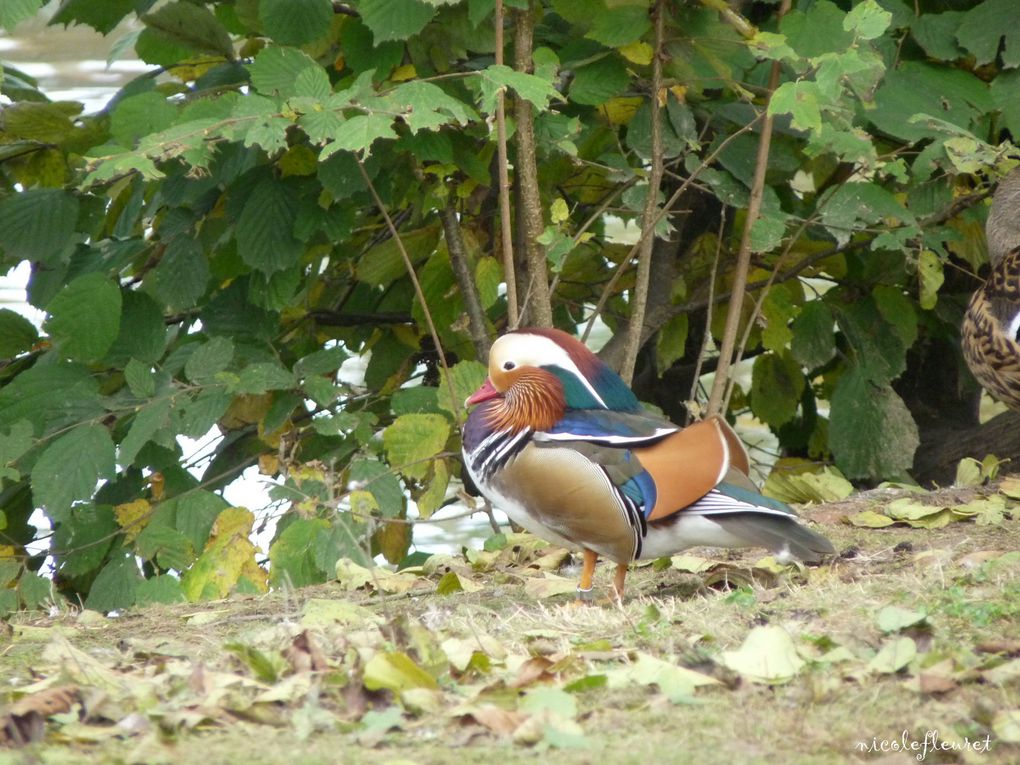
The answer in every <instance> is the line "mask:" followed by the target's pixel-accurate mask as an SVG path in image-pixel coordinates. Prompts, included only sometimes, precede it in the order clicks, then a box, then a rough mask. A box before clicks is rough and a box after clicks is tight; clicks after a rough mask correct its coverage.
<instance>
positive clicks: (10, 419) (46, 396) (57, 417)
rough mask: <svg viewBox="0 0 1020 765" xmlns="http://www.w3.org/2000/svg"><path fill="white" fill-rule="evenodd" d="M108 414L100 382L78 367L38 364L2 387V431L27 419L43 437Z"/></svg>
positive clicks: (74, 365)
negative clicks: (51, 430)
mask: <svg viewBox="0 0 1020 765" xmlns="http://www.w3.org/2000/svg"><path fill="white" fill-rule="evenodd" d="M105 411H106V410H105V408H104V407H103V405H102V401H101V399H100V398H99V385H98V383H97V381H96V380H95V379H94V378H93V377H92V375H91V374H89V371H88V370H87V369H86V368H85V367H82V366H79V365H78V364H67V363H60V364H37V365H35V366H33V367H32V368H31V369H28V370H26V371H24V372H22V373H21V374H19V375H18V376H17V377H15V378H14V380H12V381H11V382H9V383H8V384H7V385H5V386H3V387H2V388H0V428H6V427H10V426H11V425H13V424H15V423H17V422H19V421H20V420H26V421H28V422H31V423H32V426H33V429H34V432H35V433H36V434H40V435H41V434H42V433H44V432H47V431H49V430H50V429H53V428H59V427H64V426H67V425H72V424H77V423H80V422H83V421H85V420H88V419H91V418H93V417H98V416H100V415H101V414H103V413H105Z"/></svg>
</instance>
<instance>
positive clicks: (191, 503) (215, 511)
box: [164, 429, 228, 550]
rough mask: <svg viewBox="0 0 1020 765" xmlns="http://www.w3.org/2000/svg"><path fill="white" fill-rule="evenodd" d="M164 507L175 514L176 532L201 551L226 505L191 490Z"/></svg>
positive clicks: (210, 493)
mask: <svg viewBox="0 0 1020 765" xmlns="http://www.w3.org/2000/svg"><path fill="white" fill-rule="evenodd" d="M207 430H208V429H207ZM164 507H168V508H169V510H171V511H173V512H174V513H175V515H176V527H177V530H178V531H180V532H181V533H182V534H184V535H185V536H186V537H187V538H188V539H190V540H191V545H192V547H193V548H194V549H195V550H202V549H204V548H205V545H206V542H207V541H208V539H209V532H210V531H211V530H212V527H213V523H214V522H215V520H216V518H217V516H219V514H220V513H221V512H223V511H224V510H226V509H227V507H228V505H227V503H226V502H225V501H224V500H223V498H222V497H219V496H217V495H216V494H213V493H212V492H209V491H202V490H193V491H188V492H186V493H185V494H182V495H181V496H179V497H174V498H173V499H171V500H169V501H168V502H167V503H166V504H165V505H164Z"/></svg>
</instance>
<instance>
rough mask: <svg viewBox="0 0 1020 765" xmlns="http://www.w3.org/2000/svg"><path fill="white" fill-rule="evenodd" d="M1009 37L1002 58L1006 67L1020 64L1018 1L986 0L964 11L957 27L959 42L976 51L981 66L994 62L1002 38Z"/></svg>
mask: <svg viewBox="0 0 1020 765" xmlns="http://www.w3.org/2000/svg"><path fill="white" fill-rule="evenodd" d="M1003 37H1005V38H1006V44H1005V46H1004V47H1003V49H1002V50H1003V53H1002V60H1003V62H1004V63H1005V65H1006V66H1007V67H1010V68H1012V67H1016V66H1018V65H1020V54H1018V53H1017V51H1016V48H1017V46H1018V45H1020V30H1018V29H1017V28H1016V3H1013V2H1012V1H1011V0H984V2H981V3H978V4H977V5H975V6H974V7H973V8H971V9H970V10H969V11H967V12H966V13H964V14H963V21H962V22H961V23H960V27H959V28H958V29H957V30H956V39H957V40H959V41H960V45H962V46H963V47H964V48H966V49H967V50H969V51H970V52H971V53H972V54H974V59H975V63H976V64H977V65H978V66H982V65H984V64H988V63H991V62H992V61H994V60H995V57H996V55H998V53H999V46H1000V44H1001V43H1000V41H1001V40H1002V38H1003Z"/></svg>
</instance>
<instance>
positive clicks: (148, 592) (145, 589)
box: [135, 574, 187, 606]
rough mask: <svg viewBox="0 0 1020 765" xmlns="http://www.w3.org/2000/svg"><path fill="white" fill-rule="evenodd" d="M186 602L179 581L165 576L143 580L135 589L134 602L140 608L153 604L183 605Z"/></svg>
mask: <svg viewBox="0 0 1020 765" xmlns="http://www.w3.org/2000/svg"><path fill="white" fill-rule="evenodd" d="M186 600H187V598H185V597H184V590H182V589H181V582H180V580H179V579H177V578H176V577H173V576H169V575H166V574H164V575H161V576H154V577H152V579H144V580H142V581H141V582H139V583H138V586H137V587H135V602H136V603H137V604H138V605H140V606H148V605H152V604H154V603H183V602H185V601H186Z"/></svg>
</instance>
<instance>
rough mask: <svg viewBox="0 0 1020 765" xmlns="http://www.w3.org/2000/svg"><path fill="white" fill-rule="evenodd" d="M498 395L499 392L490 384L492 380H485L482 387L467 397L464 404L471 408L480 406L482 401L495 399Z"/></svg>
mask: <svg viewBox="0 0 1020 765" xmlns="http://www.w3.org/2000/svg"><path fill="white" fill-rule="evenodd" d="M498 395H499V391H498V390H496V388H495V386H494V385H493V384H492V380H489V379H488V378H486V380H485V382H484V383H483V384H482V387H481V388H479V389H478V390H476V391H475V392H474V393H472V394H471V395H470V396H468V397H467V400H466V401H465V402H464V403H465V405H467V406H473V405H474V404H480V403H482V402H483V401H488V400H489V399H490V398H496V396H498Z"/></svg>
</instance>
